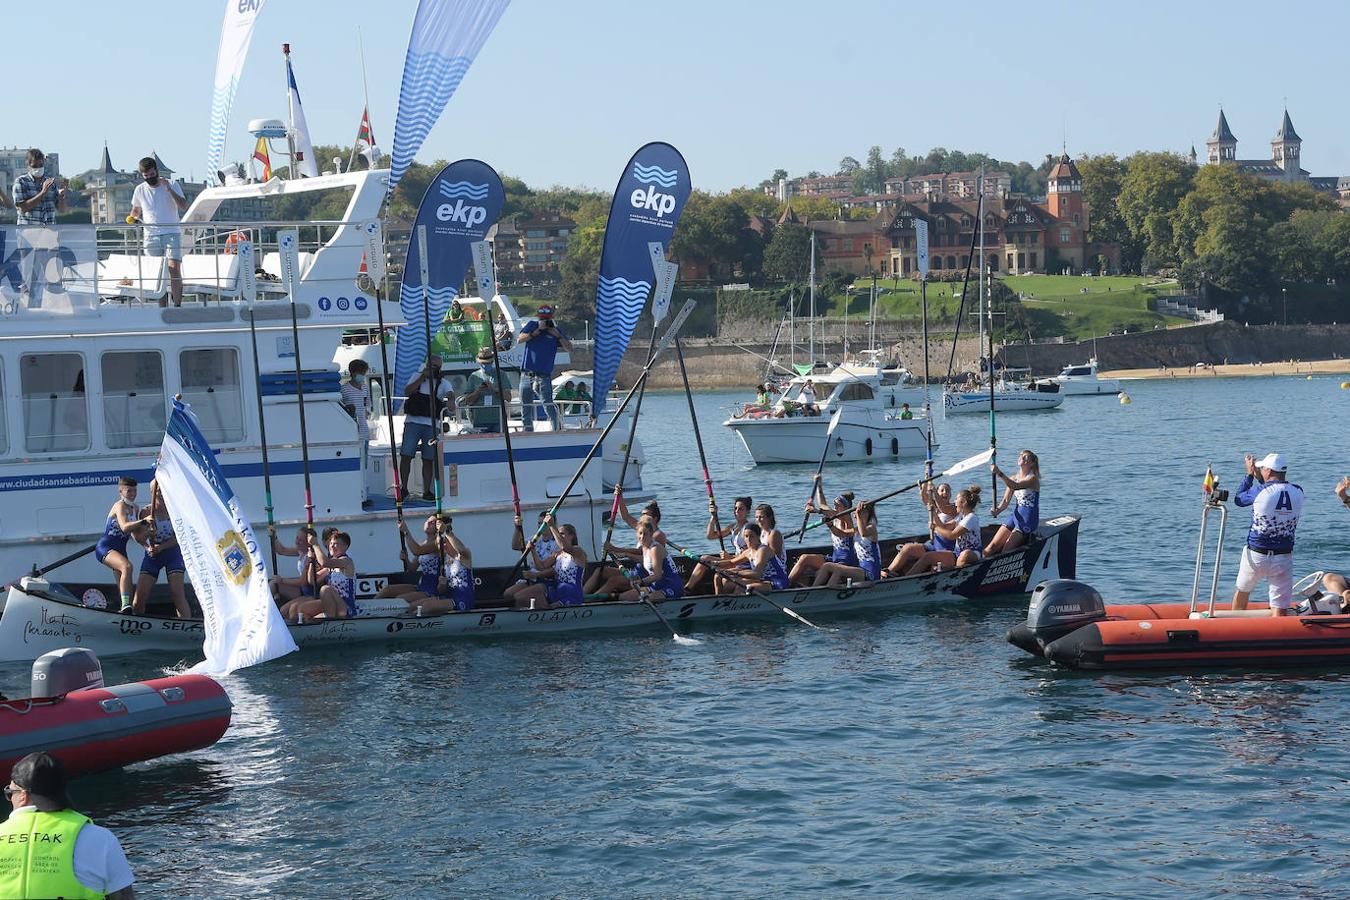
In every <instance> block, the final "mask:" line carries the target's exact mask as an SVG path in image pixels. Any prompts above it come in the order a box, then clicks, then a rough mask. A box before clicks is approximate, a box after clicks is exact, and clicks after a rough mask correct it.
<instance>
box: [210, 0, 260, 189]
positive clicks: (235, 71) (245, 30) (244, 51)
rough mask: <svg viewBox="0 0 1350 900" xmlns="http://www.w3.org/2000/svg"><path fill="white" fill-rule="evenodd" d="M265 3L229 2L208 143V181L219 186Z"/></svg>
mask: <svg viewBox="0 0 1350 900" xmlns="http://www.w3.org/2000/svg"><path fill="white" fill-rule="evenodd" d="M263 3H264V0H225V21H224V22H223V23H222V24H221V26H220V49H219V50H217V51H216V85H215V89H214V90H213V91H212V92H211V134H210V136H209V138H208V139H207V142H206V180H207V183H209V184H215V181H214V179H215V177H216V172H218V171H219V170H220V160H221V157H222V156H224V155H225V133H226V130H227V129H228V128H229V124H230V107H231V106H233V105H234V91H235V88H237V87H238V86H239V75H240V73H241V72H243V71H244V58H245V57H246V56H248V45H249V44H250V43H251V42H252V40H253V23H254V22H255V21H256V20H257V18H258V13H260V12H262V7H263Z"/></svg>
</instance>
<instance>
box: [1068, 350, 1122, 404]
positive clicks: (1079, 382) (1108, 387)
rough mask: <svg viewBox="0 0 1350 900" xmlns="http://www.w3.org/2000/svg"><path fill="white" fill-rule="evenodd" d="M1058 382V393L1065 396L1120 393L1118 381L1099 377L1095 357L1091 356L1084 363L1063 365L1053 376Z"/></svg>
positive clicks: (1112, 394)
mask: <svg viewBox="0 0 1350 900" xmlns="http://www.w3.org/2000/svg"><path fill="white" fill-rule="evenodd" d="M1054 380H1055V382H1056V383H1058V384H1059V390H1060V393H1062V394H1064V395H1065V396H1066V397H1077V396H1085V395H1091V396H1097V395H1104V396H1114V395H1116V394H1119V393H1120V381H1119V380H1117V379H1115V378H1100V377H1098V375H1097V357H1095V356H1094V357H1092V358H1091V359H1089V360H1088V361H1087V363H1086V364H1085V365H1081V366H1065V367H1064V368H1063V370H1061V371H1060V373H1059V374H1058V375H1056V376H1055V378H1054Z"/></svg>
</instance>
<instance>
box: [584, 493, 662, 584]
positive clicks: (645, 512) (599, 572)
mask: <svg viewBox="0 0 1350 900" xmlns="http://www.w3.org/2000/svg"><path fill="white" fill-rule="evenodd" d="M616 490H617V491H618V494H619V507H618V508H619V515H620V516H621V517H622V518H623V520H624V521H625V522H627V523H628V525H629V526H630V527H631V528H637V524H638V521H639V520H640V519H643V518H648V519H651V520H652V523H653V525H654V526H655V528H656V532H655V534H654V535H653V538H654V540H656V541H657V542H658V543H660V544H662V545H664V544H665V543H666V533H665V532H664V531H662V530H661V507H660V506H658V505H657V503H656V501H655V500H653V501H652V502H650V503H648V504H647V505H646V506H644V507H642V512H641V513H640V514H639V516H638V517H637V518H634V517H633V514H632V513H630V512H629V511H628V506H627V505H626V504H625V503H624V502H623V489H622V488H616ZM605 552H606V553H612V554H614V556H615V559H616V561H619V562H621V561H622V560H621V559H620V558H621V557H626V558H628V559H631V560H632V561H633V564H632V565H631V566H623V567H621V566H618V565H613V566H606V565H601V566H597V567H596V569H595V571H594V572H592V573H591V575H590V577H589V578H587V579H586V593H588V594H617V593H619V592H621V591H624V590H626V589H627V588H628V587H629V584H628V581H629V576H628V575H625V574H624V572H623V569H624V568H627V569H629V571H635V572H637V573H638V577H639V578H645V577H646V576H647V575H650V574H651V573H650V572H648V571H647V570H646V569H644V568H643V566H642V552H641V548H639V547H615V546H614V545H613V544H606V545H605Z"/></svg>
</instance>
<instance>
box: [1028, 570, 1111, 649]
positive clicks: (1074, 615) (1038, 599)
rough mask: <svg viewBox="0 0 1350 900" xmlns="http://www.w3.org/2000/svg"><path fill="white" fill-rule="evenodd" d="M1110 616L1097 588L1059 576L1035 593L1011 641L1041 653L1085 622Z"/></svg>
mask: <svg viewBox="0 0 1350 900" xmlns="http://www.w3.org/2000/svg"><path fill="white" fill-rule="evenodd" d="M1105 618H1106V603H1105V602H1104V601H1103V600H1102V595H1101V594H1099V593H1097V589H1096V588H1094V587H1092V586H1091V585H1089V584H1084V583H1083V582H1081V581H1071V580H1069V579H1067V578H1055V579H1052V580H1050V581H1042V582H1041V583H1040V584H1038V585H1036V590H1034V591H1032V592H1031V603H1030V605H1029V606H1028V607H1027V620H1026V621H1025V622H1023V623H1020V624H1018V625H1014V626H1013V627H1012V628H1011V629H1009V631H1008V643H1010V644H1012V645H1014V646H1016V647H1021V648H1022V649H1023V650H1025V651H1027V652H1028V653H1030V654H1031V655H1033V656H1040V655H1041V654H1042V652H1043V651H1044V650H1045V645H1046V644H1049V643H1050V642H1051V641H1054V640H1057V639H1059V638H1062V637H1064V635H1066V634H1069V633H1071V632H1074V631H1077V630H1078V629H1079V628H1081V627H1083V626H1084V625H1088V624H1090V623H1092V622H1100V621H1102V620H1104V619H1105Z"/></svg>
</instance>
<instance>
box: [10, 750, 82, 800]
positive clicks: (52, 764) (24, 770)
mask: <svg viewBox="0 0 1350 900" xmlns="http://www.w3.org/2000/svg"><path fill="white" fill-rule="evenodd" d="M9 778H10V780H11V781H13V782H14V783H15V784H17V785H18V786H19V787H21V788H23V789H24V790H25V791H27V792H28V798H29V800H31V801H32V803H33V805H34V806H36V807H37V808H38V809H41V810H44V811H48V812H50V811H53V810H58V809H65V808H66V807H68V806H70V798H69V797H67V796H66V767H65V766H63V765H62V764H61V760H59V759H57V758H56V757H54V756H52V755H51V754H50V753H44V752H42V751H38V752H37V753H30V754H28V755H27V756H25V757H24V758H23V759H21V760H19V761H18V762H17V763H15V764H14V769H13V770H12V771H11V772H10V776H9Z"/></svg>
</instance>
